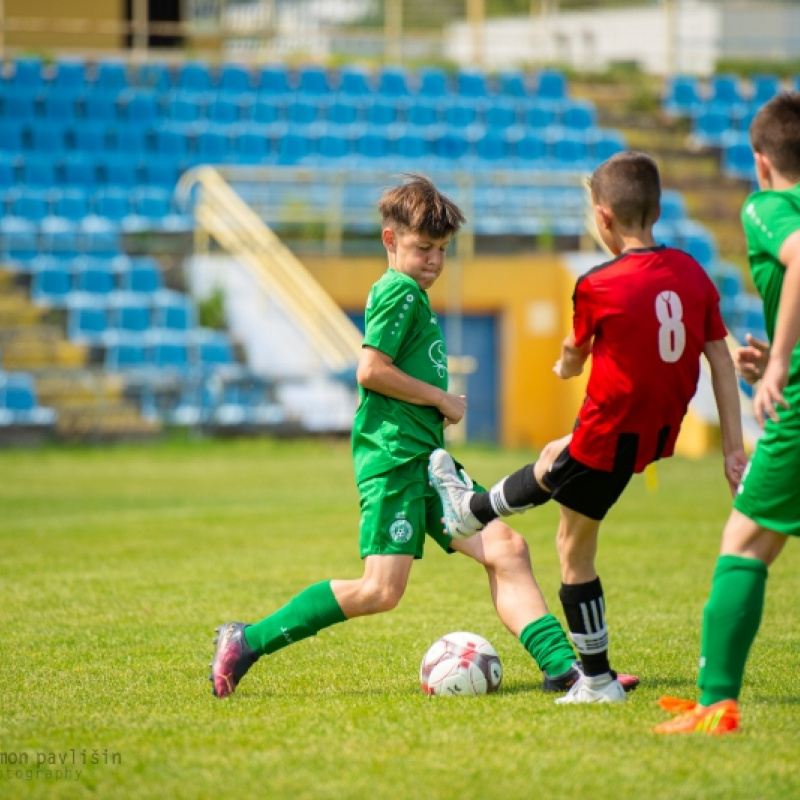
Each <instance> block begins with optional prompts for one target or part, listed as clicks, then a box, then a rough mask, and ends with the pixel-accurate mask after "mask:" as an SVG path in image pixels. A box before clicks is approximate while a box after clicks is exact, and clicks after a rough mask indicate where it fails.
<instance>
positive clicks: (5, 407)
mask: <svg viewBox="0 0 800 800" xmlns="http://www.w3.org/2000/svg"><path fill="white" fill-rule="evenodd" d="M57 418H58V414H57V413H56V411H55V410H54V409H52V408H47V407H46V406H41V405H39V400H38V397H37V395H36V387H35V386H34V383H33V377H32V376H31V375H30V374H28V373H27V372H3V373H0V425H31V426H36V427H40V428H46V427H52V426H53V425H55V423H56V420H57Z"/></svg>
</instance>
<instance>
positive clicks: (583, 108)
mask: <svg viewBox="0 0 800 800" xmlns="http://www.w3.org/2000/svg"><path fill="white" fill-rule="evenodd" d="M596 116H597V115H596V113H595V109H594V106H593V105H592V104H591V103H587V102H581V101H579V100H572V101H570V102H569V103H567V104H566V105H565V106H564V107H563V108H562V110H561V114H560V117H559V123H560V124H561V125H563V126H564V127H565V128H570V129H572V130H577V131H586V130H589V129H590V128H593V127H595V125H596V124H597V120H596Z"/></svg>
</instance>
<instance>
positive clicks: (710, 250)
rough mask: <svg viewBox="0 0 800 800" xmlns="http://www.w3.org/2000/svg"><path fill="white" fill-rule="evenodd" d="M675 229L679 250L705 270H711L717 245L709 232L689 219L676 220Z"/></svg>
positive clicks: (715, 258)
mask: <svg viewBox="0 0 800 800" xmlns="http://www.w3.org/2000/svg"><path fill="white" fill-rule="evenodd" d="M675 229H676V232H677V234H678V242H679V247H680V248H681V250H685V251H686V252H687V253H689V255H691V256H693V257H694V258H695V259H696V260H697V261H699V262H700V264H701V265H702V266H703V267H704V268H705V269H707V270H708V269H709V268H711V267H712V266H713V264H714V262H715V261H716V260H717V245H716V242H715V240H714V237H713V235H712V234H711V233H710V231H709V230H708V229H707V228H705V227H704V226H703V225H701V224H700V223H699V222H695V221H694V220H690V219H685V220H678V221H677V222H676V223H675Z"/></svg>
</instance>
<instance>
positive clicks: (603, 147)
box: [588, 128, 627, 164]
mask: <svg viewBox="0 0 800 800" xmlns="http://www.w3.org/2000/svg"><path fill="white" fill-rule="evenodd" d="M588 142H589V150H590V154H591V158H592V160H593V161H594V162H595V163H596V164H600V163H602V162H603V161H605V160H606V159H608V158H611V156H613V155H615V154H616V153H621V152H622V151H623V150H625V149H626V148H627V142H626V140H625V137H624V136H623V135H622V133H620V132H619V131H616V130H610V129H608V128H595V129H594V130H593V131H590V132H589V138H588Z"/></svg>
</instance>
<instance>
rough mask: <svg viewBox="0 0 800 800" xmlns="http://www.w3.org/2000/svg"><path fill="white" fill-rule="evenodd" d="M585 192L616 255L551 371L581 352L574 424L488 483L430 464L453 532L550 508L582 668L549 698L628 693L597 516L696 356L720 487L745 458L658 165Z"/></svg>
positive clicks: (573, 369)
mask: <svg viewBox="0 0 800 800" xmlns="http://www.w3.org/2000/svg"><path fill="white" fill-rule="evenodd" d="M590 189H591V194H592V203H593V207H594V216H595V222H596V223H597V229H598V231H599V233H600V236H601V238H602V240H603V242H604V243H605V245H606V246H607V247H608V249H609V250H610V251H611V253H612V254H613V255H614V256H615V258H614V260H612V261H609V262H607V263H605V264H601V265H600V266H598V267H596V268H594V269H593V270H591V271H589V272H588V273H586V274H585V275H583V276H582V277H581V278H580V279H579V280H578V282H577V284H576V287H575V293H574V295H573V304H574V316H573V329H572V331H571V332H570V334H569V335H568V336H567V338H566V339H565V341H564V343H563V345H562V350H561V357H560V358H559V360H558V361H557V362H556V365H555V367H554V372H555V373H556V375H557V376H558V377H559V378H563V379H567V378H572V377H575V376H577V375H580V374H581V373H582V372H583V367H584V364H585V363H586V361H587V360H588V358H589V356H590V355H591V356H592V368H591V373H590V376H589V382H588V386H587V391H586V398H585V400H584V402H583V405H582V406H581V409H580V411H579V413H578V419H577V421H576V424H575V428H574V431H573V433H571V434H570V435H568V436H565V437H563V438H562V439H559V440H558V441H556V442H551V443H550V444H548V445H547V446H546V447H545V448H544V449H543V451H542V453H541V455H540V457H539V459H538V461H537V462H536V463H535V464H529V465H527V466H525V467H523V468H522V469H520V470H518V471H517V472H515V473H513V474H511V475H509V476H507V477H506V478H503V480H501V481H500V482H499V483H497V484H496V485H495V486H494V487H492V489H491V490H490V491H488V492H472V491H470V489H469V487H468V486H467V484H466V483H465V482H464V481H461V480H460V478H459V475H458V474H457V472H456V470H455V468H454V467H453V466H452V459H451V458H450V456H449V455H448V454H447V453H446V452H445V451H444V450H436V451H434V453H433V454H432V455H431V459H430V475H431V480H432V483H433V485H434V486H435V487H436V488H437V491H438V492H439V495H440V497H441V498H442V503H443V507H444V512H445V517H444V521H445V527H446V529H447V530H448V531H449V532H451V533H452V532H454V531H456V532H458V534H459V535H462V536H463V535H467V534H468V533H469V532H471V531H477V530H479V529H480V528H481V527H482V526H483V525H486V524H488V523H489V522H490V521H491V520H492V519H495V518H496V517H498V516H507V515H510V514H514V513H520V512H522V511H526V510H527V509H529V508H532V507H533V506H537V505H541V504H542V503H545V502H547V501H548V500H551V499H553V500H556V502H558V503H559V505H560V509H561V519H560V523H559V530H558V538H557V542H558V553H559V560H560V562H561V581H562V584H561V590H560V592H559V596H560V599H561V603H562V605H563V607H564V613H565V616H566V619H567V623H568V625H569V629H570V635H571V637H572V639H573V641H574V643H575V646H576V649H577V650H578V653H579V655H580V658H581V661H582V662H583V670H584V675H583V677H582V678H581V679H580V680H579V681H577V682H576V683H575V684H574V685H573V687H572V689H571V690H570V692H569V693H568V694H567V695H566V696H565V697H563V698H560V699H559V700H557V701H556V702H559V703H588V702H616V701H621V700H624V699H625V693H624V691H623V690H622V687H621V686H620V685H619V682H618V681H617V680H616V678H615V677H614V676H613V673H612V672H611V670H610V666H609V661H608V629H607V627H606V621H605V600H604V596H603V589H602V586H601V584H600V579H599V577H598V576H597V571H596V570H595V553H596V550H597V537H598V533H599V529H600V522H601V520H602V519H603V518H604V517H605V515H606V514H607V513H608V511H609V509H610V508H611V507H612V506H613V505H614V503H615V502H616V501H617V500H618V499H619V497H620V495H621V494H622V492H623V490H624V489H625V487H626V486H627V485H628V482H629V481H630V479H631V477H632V475H633V474H634V473H636V472H641V471H642V470H643V469H644V468H645V467H646V466H647V465H648V464H650V463H651V462H653V461H656V460H657V459H659V458H665V457H667V456H670V455H672V453H673V450H674V447H675V440H676V439H677V437H678V432H679V430H680V426H681V422H682V420H683V417H684V416H685V414H686V411H687V408H688V406H689V401H690V400H691V398H692V396H693V395H694V393H695V391H696V389H697V381H698V378H699V374H700V356H701V355H702V354H704V355H705V356H706V358H707V359H708V362H709V365H710V367H711V374H712V385H713V389H714V395H715V399H716V402H717V407H718V410H719V417H720V426H721V430H722V445H723V451H724V457H725V475H726V478H727V480H728V482H729V484H730V487H731V491H735V489H736V487H737V486H738V484H739V481H740V480H741V475H742V471H743V469H744V466H745V465H746V463H747V457H746V455H745V453H744V447H743V444H742V428H741V417H740V408H739V395H738V387H737V383H736V376H735V372H734V367H733V362H732V359H731V356H730V354H729V352H728V347H727V344H726V342H725V337H726V330H725V326H724V325H723V322H722V318H721V316H720V312H719V295H718V293H717V290H716V288H715V287H714V285H713V283H712V282H711V280H710V279H709V278H708V276H707V275H706V273H705V271H704V270H703V268H702V267H701V266H700V264H698V263H697V262H696V261H695V260H694V259H693V258H692V257H691V256H689V255H687V254H686V253H684V252H682V251H680V250H676V249H674V248H668V247H663V246H659V245H657V244H656V241H655V239H654V238H653V231H652V229H653V225H654V224H655V222H656V220H657V219H658V216H659V213H660V194H661V189H660V180H659V175H658V169H657V167H656V165H655V163H654V162H653V160H652V159H651V158H649V157H648V156H646V155H644V154H642V153H633V152H628V153H620V154H617V155H615V156H613V157H612V158H610V159H609V160H608V161H606V162H604V163H603V164H601V165H600V166H599V167H598V168H597V170H595V172H594V173H593V175H592V177H591V179H590Z"/></svg>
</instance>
